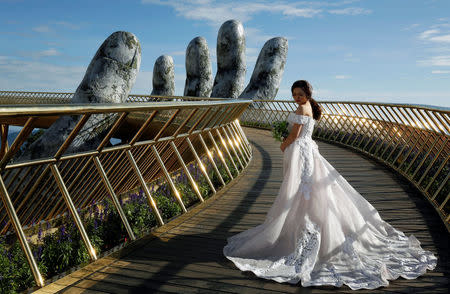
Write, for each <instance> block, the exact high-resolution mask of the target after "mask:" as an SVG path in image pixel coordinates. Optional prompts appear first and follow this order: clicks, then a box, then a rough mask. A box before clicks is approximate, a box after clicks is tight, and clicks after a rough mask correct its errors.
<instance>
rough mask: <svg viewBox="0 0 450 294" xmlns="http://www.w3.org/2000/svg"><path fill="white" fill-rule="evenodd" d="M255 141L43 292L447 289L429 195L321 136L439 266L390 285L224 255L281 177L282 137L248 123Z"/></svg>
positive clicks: (387, 216) (440, 230)
mask: <svg viewBox="0 0 450 294" xmlns="http://www.w3.org/2000/svg"><path fill="white" fill-rule="evenodd" d="M244 130H245V132H246V134H247V136H248V138H249V141H250V143H251V144H252V147H253V153H254V155H253V159H252V162H251V163H250V165H249V166H248V168H247V170H246V171H245V172H244V173H243V174H241V175H240V176H239V177H238V178H237V179H236V181H235V183H233V184H232V185H230V187H226V188H224V189H223V190H221V191H220V192H218V194H217V195H215V196H214V197H212V198H210V199H208V200H207V201H206V202H205V203H203V204H202V205H199V206H197V207H195V208H193V209H192V210H190V211H189V212H188V213H186V214H184V215H182V216H180V217H178V218H177V219H175V220H174V221H172V222H171V223H169V224H167V225H165V226H163V227H161V228H159V229H158V230H156V231H155V233H154V234H153V235H152V236H149V237H147V238H144V239H141V240H139V241H137V242H135V243H133V244H131V245H130V246H128V247H126V248H125V249H122V250H121V251H119V252H116V253H114V254H113V255H111V256H108V257H105V258H102V259H100V260H98V261H96V262H94V263H92V264H90V265H88V266H86V267H84V268H82V269H80V270H78V271H76V272H73V273H72V274H70V275H68V276H66V277H64V278H62V279H60V280H58V281H56V282H54V283H52V284H50V285H48V286H46V287H44V288H42V289H40V290H39V291H37V293H54V292H58V291H59V292H60V293H105V292H106V293H240V294H244V293H447V291H448V287H449V258H448V252H449V248H448V247H449V234H448V232H447V230H446V228H445V226H444V225H443V224H442V222H441V220H440V218H439V216H438V215H437V213H435V211H434V209H433V208H432V207H431V205H430V204H429V203H428V202H427V201H426V200H424V199H423V197H422V196H421V195H420V194H419V193H417V191H415V189H414V188H412V187H410V185H408V184H407V183H406V182H405V181H404V180H402V179H401V178H400V177H398V176H397V175H395V174H393V173H392V172H391V171H390V170H388V169H386V168H385V167H384V166H381V165H379V164H378V163H376V162H374V161H372V160H369V159H367V158H365V157H363V156H361V155H360V154H357V153H354V152H352V151H350V150H348V149H345V148H341V147H337V146H334V145H330V144H327V143H322V142H318V145H319V150H320V152H321V154H322V155H323V156H324V157H325V158H326V159H327V160H328V161H329V162H330V163H331V164H332V165H333V166H335V167H336V168H337V170H338V171H339V172H340V173H341V174H342V175H343V176H344V177H345V178H346V179H347V180H348V181H349V182H350V184H352V185H353V186H354V187H355V188H356V189H357V190H358V191H359V192H360V193H361V194H362V195H363V196H364V197H365V198H366V199H368V200H369V201H370V202H371V203H372V204H373V205H374V206H375V208H376V209H377V210H378V211H379V212H380V214H381V216H382V218H383V219H384V220H386V221H388V222H389V223H391V224H392V225H393V226H395V227H396V228H398V229H400V230H402V231H404V232H405V233H406V234H407V235H409V234H414V235H415V236H416V237H417V238H418V239H419V240H420V241H421V243H422V246H423V248H425V249H427V250H431V251H432V252H434V253H435V254H437V256H438V266H437V267H436V270H435V271H432V272H428V273H427V274H425V275H423V276H421V277H419V278H418V279H416V280H405V279H403V278H400V279H398V280H395V281H392V282H391V284H390V286H389V287H387V288H381V289H377V290H372V291H367V290H360V291H357V292H355V291H351V290H350V288H348V287H347V286H345V287H342V288H335V287H309V288H302V287H301V286H299V285H290V284H279V283H277V282H274V281H269V280H264V279H260V278H257V277H256V276H255V275H253V273H250V272H241V271H240V270H238V269H237V268H236V267H235V266H234V264H233V263H232V262H231V261H229V260H228V259H226V258H225V257H224V256H223V255H222V248H223V246H224V245H225V244H226V238H227V237H229V236H231V235H234V234H236V233H238V232H241V231H243V230H246V229H248V228H251V227H253V226H256V225H258V224H260V223H262V222H263V220H264V218H265V214H266V212H267V211H268V209H269V207H270V206H271V204H272V202H273V200H274V199H275V197H276V195H277V192H278V188H279V186H280V184H281V180H282V179H281V177H282V171H281V170H282V153H281V151H280V150H279V144H278V143H276V142H275V141H274V140H273V139H272V138H271V136H270V133H269V132H268V131H265V130H258V129H251V128H245V129H244Z"/></svg>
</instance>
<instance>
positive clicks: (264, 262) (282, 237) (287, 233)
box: [223, 113, 436, 290]
mask: <svg viewBox="0 0 450 294" xmlns="http://www.w3.org/2000/svg"><path fill="white" fill-rule="evenodd" d="M288 122H289V123H290V125H292V124H293V123H298V124H301V125H303V126H302V129H301V133H300V136H299V138H297V139H296V140H295V141H294V143H292V144H291V145H289V146H288V147H287V148H286V149H285V151H284V159H283V182H282V183H281V187H280V190H279V192H278V196H277V197H276V199H275V201H274V203H273V205H272V207H271V208H270V210H269V212H268V213H267V215H266V219H265V221H264V223H262V224H261V225H258V226H256V227H253V228H251V229H249V230H246V231H244V232H241V233H239V234H237V235H234V236H232V237H230V238H228V244H227V245H226V246H225V247H224V248H223V253H224V255H225V256H226V257H227V258H228V259H230V260H231V261H233V262H234V264H235V265H236V266H237V267H238V268H239V269H241V270H243V271H252V272H253V273H255V275H256V276H258V277H261V278H265V279H272V280H275V281H277V282H280V283H281V282H288V283H292V284H296V283H298V282H299V281H301V285H302V286H314V285H333V286H336V287H340V286H342V285H343V284H346V285H348V286H349V287H350V288H351V289H353V290H356V289H361V288H365V289H374V288H377V287H381V286H387V285H388V284H389V282H388V280H393V279H397V278H398V277H399V276H402V277H404V278H406V279H414V278H416V277H418V276H420V275H422V274H423V273H425V272H426V270H427V269H429V270H432V269H434V268H435V266H436V257H435V256H434V255H433V254H432V253H431V252H429V251H425V250H423V249H422V248H421V247H420V243H419V241H418V240H417V239H416V238H415V237H414V236H412V235H411V236H409V237H406V236H405V235H404V234H403V233H402V232H400V231H398V230H396V229H394V228H393V227H392V226H391V225H389V224H388V223H386V222H385V221H383V220H382V219H381V217H380V215H379V214H378V212H377V210H376V209H375V208H374V207H373V206H372V205H371V204H370V203H369V202H368V201H367V200H366V199H364V198H363V197H362V196H361V195H360V194H359V193H358V192H357V191H356V190H355V189H354V188H353V187H352V186H351V185H350V184H349V183H348V182H347V181H346V180H345V179H344V178H343V177H342V176H341V175H340V174H339V173H338V172H337V171H336V169H334V168H333V166H331V165H330V164H329V163H328V161H326V159H325V158H324V157H322V155H320V153H319V151H318V149H317V144H316V143H315V142H314V141H313V140H312V138H311V135H312V132H313V129H314V119H313V118H312V117H309V116H304V115H297V114H295V113H291V114H289V116H288Z"/></svg>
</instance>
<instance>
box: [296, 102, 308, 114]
mask: <svg viewBox="0 0 450 294" xmlns="http://www.w3.org/2000/svg"><path fill="white" fill-rule="evenodd" d="M295 114H300V115H309V116H312V108H311V104H310V103H309V101H308V102H306V103H304V104H302V105H299V106H298V107H297V109H296V110H295Z"/></svg>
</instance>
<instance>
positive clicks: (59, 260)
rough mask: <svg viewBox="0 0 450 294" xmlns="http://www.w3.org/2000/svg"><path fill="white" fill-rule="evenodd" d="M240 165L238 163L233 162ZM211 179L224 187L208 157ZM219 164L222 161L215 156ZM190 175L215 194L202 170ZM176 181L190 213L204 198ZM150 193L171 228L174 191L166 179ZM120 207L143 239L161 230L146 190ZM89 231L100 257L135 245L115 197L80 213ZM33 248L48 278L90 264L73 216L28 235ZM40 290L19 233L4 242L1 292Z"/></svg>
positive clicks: (178, 177) (181, 177)
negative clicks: (130, 240)
mask: <svg viewBox="0 0 450 294" xmlns="http://www.w3.org/2000/svg"><path fill="white" fill-rule="evenodd" d="M233 159H234V161H235V162H237V161H236V160H237V158H235V157H233ZM202 161H203V164H204V165H205V167H206V168H207V171H208V175H209V177H210V179H211V181H212V182H213V185H214V187H215V188H219V187H220V186H221V181H220V180H219V177H218V175H217V174H216V173H215V172H214V169H213V168H212V165H211V163H210V162H209V161H207V158H206V157H204V158H203V160H202ZM215 162H216V163H219V162H220V160H219V158H218V157H217V155H216V154H215ZM226 163H227V165H228V168H229V169H230V171H231V173H232V175H233V177H234V176H236V175H237V173H238V172H237V170H236V169H235V168H234V167H233V166H232V164H231V161H230V160H229V159H228V158H227V159H226ZM217 167H218V170H219V172H220V174H221V176H222V178H223V179H224V181H225V183H228V182H230V181H231V178H230V177H229V175H228V174H227V172H226V169H225V166H223V164H222V163H219V164H218V165H217ZM188 169H189V171H190V174H191V175H192V176H193V178H194V180H195V182H196V183H197V185H198V188H199V190H200V193H201V195H202V197H203V198H204V199H207V198H208V197H210V196H211V195H212V190H211V187H210V186H209V185H208V182H207V180H206V178H205V177H204V175H203V174H202V173H201V171H200V169H199V167H198V166H197V165H195V164H192V163H191V164H190V165H188ZM172 179H173V181H174V183H175V186H176V188H177V190H178V191H179V192H180V195H181V197H182V200H183V203H184V205H185V206H186V208H189V207H191V206H193V205H195V204H197V203H199V199H198V197H197V194H196V193H195V191H194V190H193V189H192V187H191V185H190V183H189V181H188V177H187V176H186V174H185V173H184V172H183V171H182V170H178V171H177V172H174V173H173V174H172ZM149 189H150V193H151V195H152V197H153V198H154V199H155V201H156V203H157V206H158V209H159V211H160V213H161V216H162V218H163V220H164V222H165V223H167V221H169V220H170V219H172V218H174V217H176V216H178V215H180V214H181V213H182V209H181V207H180V205H179V204H178V202H177V201H176V200H175V197H173V192H172V191H171V189H170V186H169V185H168V184H167V183H165V182H164V181H163V180H162V179H159V180H158V181H155V182H153V183H150V185H149ZM119 202H120V204H121V206H122V209H123V211H124V213H125V215H126V217H127V219H128V222H129V223H130V226H131V228H132V230H133V233H134V234H135V236H136V237H137V238H140V237H143V236H145V235H147V234H149V233H150V232H151V231H152V229H153V228H155V227H156V226H157V221H156V218H155V216H154V214H153V213H152V208H151V206H150V205H149V204H148V201H147V198H146V196H145V195H144V193H143V191H142V190H138V191H134V192H131V193H128V194H126V195H121V196H120V197H119ZM78 213H79V214H80V217H81V219H82V221H83V224H84V227H85V229H86V232H87V234H88V236H89V239H90V241H91V243H92V246H93V247H94V248H95V250H96V252H97V253H98V254H99V255H105V254H108V253H110V252H112V251H114V249H115V248H116V249H117V248H120V247H121V246H123V245H124V244H126V243H127V242H129V239H128V235H127V232H126V230H125V227H124V225H123V223H122V221H121V219H120V216H119V214H118V212H117V210H116V209H115V207H114V205H113V203H112V201H111V200H110V198H105V199H104V200H102V201H100V202H98V203H92V204H91V205H90V206H89V207H88V208H86V209H83V210H78ZM26 233H27V235H28V236H29V237H28V243H29V245H30V247H31V250H32V252H33V254H34V257H35V260H36V262H37V264H38V268H39V270H40V272H41V274H42V276H43V277H44V278H45V279H49V278H51V277H53V276H55V275H58V274H61V273H65V272H66V271H68V270H70V269H72V268H74V267H79V266H84V265H86V264H87V263H89V262H90V257H89V254H88V252H87V250H86V248H85V246H84V243H83V241H82V238H81V235H80V233H79V231H78V229H77V227H76V225H75V223H74V222H73V220H72V218H71V216H70V215H68V214H67V213H66V214H65V215H63V216H61V217H58V218H56V219H54V220H52V221H49V222H41V223H40V224H37V225H34V226H33V227H32V228H29V229H27V230H26ZM33 285H34V279H33V275H32V273H31V270H30V268H29V265H28V263H27V260H26V257H25V254H24V253H23V251H22V249H21V247H20V244H19V242H18V241H17V239H16V237H15V234H9V235H7V236H1V237H0V293H17V292H20V291H24V290H26V289H28V288H30V287H32V286H33Z"/></svg>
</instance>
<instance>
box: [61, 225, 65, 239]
mask: <svg viewBox="0 0 450 294" xmlns="http://www.w3.org/2000/svg"><path fill="white" fill-rule="evenodd" d="M60 230H61V236H62V237H64V236H66V227H65V226H64V225H62V226H61V229H60Z"/></svg>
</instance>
